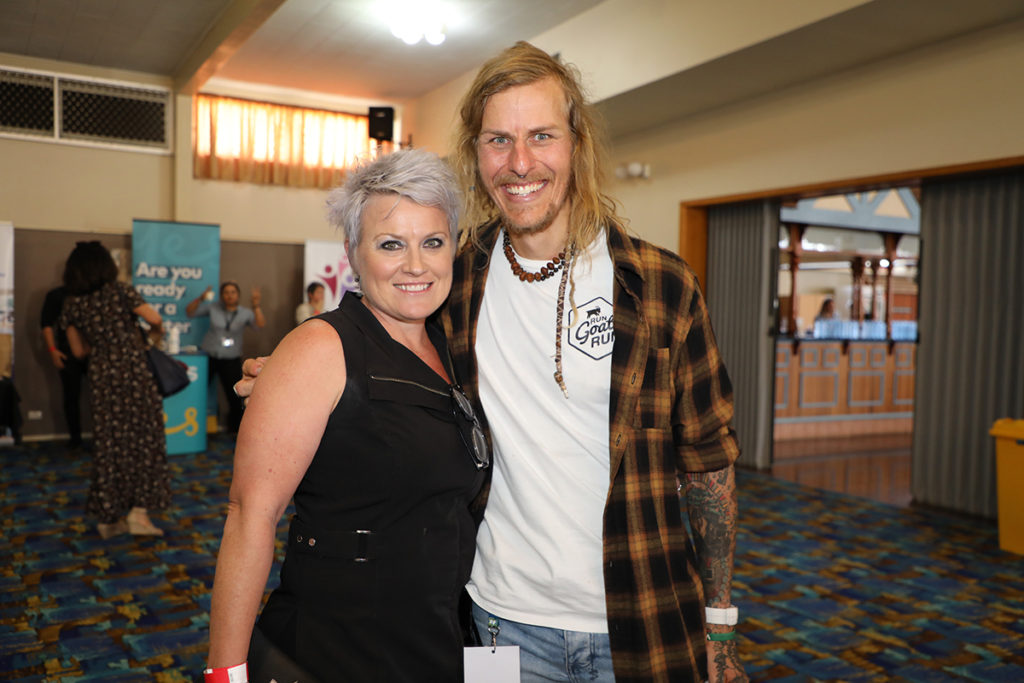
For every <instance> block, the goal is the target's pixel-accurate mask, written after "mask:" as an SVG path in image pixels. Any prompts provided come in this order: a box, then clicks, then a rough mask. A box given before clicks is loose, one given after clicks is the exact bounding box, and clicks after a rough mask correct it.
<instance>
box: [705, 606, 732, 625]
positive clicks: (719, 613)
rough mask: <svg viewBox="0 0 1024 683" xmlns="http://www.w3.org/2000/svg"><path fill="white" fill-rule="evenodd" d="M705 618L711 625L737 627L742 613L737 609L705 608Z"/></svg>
mask: <svg viewBox="0 0 1024 683" xmlns="http://www.w3.org/2000/svg"><path fill="white" fill-rule="evenodd" d="M704 618H705V620H706V621H707V622H708V623H709V624H716V625H719V626H735V625H736V622H738V621H739V620H740V611H739V610H738V609H736V608H735V607H725V608H719V607H705V608H704Z"/></svg>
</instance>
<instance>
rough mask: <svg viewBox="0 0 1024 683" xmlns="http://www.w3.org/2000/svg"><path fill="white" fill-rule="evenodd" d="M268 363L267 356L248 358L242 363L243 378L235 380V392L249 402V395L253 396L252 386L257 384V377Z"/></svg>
mask: <svg viewBox="0 0 1024 683" xmlns="http://www.w3.org/2000/svg"><path fill="white" fill-rule="evenodd" d="M266 364H267V356H260V357H259V358H246V359H245V362H244V363H242V379H240V380H238V381H237V382H235V387H234V389H235V394H236V395H237V396H239V397H241V398H242V399H244V401H245V403H248V402H249V397H250V396H252V388H253V387H254V386H256V378H257V377H258V376H259V374H260V370H262V369H263V366H264V365H266Z"/></svg>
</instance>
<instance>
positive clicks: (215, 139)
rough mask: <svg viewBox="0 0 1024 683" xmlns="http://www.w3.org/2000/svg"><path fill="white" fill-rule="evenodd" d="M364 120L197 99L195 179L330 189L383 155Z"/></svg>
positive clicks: (243, 102) (355, 116) (205, 97)
mask: <svg viewBox="0 0 1024 683" xmlns="http://www.w3.org/2000/svg"><path fill="white" fill-rule="evenodd" d="M368 121H369V119H368V117H367V116H365V115H358V114H342V113H339V112H333V111H325V110H321V109H303V108H300V107H289V106H285V105H279V104H269V103H266V102H252V101H249V100H241V99H235V98H230V97H217V96H213V95H196V96H195V97H194V100H193V108H192V144H193V175H194V176H195V177H196V178H212V179H217V180H235V181H241V182H248V183H266V184H272V185H288V186H291V187H320V188H329V187H334V186H335V185H338V184H339V183H341V181H342V180H343V179H344V177H345V171H346V169H348V168H351V167H352V166H353V165H355V163H356V162H357V161H359V160H360V159H365V158H367V157H370V156H374V155H375V154H376V153H377V152H378V151H379V150H378V148H377V146H376V143H372V144H371V140H370V138H369V123H368Z"/></svg>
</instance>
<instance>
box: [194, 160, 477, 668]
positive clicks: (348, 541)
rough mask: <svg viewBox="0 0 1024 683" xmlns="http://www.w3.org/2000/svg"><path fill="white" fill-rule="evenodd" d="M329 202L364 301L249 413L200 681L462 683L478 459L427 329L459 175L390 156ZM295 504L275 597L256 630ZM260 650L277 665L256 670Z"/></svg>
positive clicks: (326, 320)
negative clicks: (282, 531) (464, 601)
mask: <svg viewBox="0 0 1024 683" xmlns="http://www.w3.org/2000/svg"><path fill="white" fill-rule="evenodd" d="M330 205H331V210H330V216H331V223H332V224H333V225H334V226H335V227H338V228H340V229H342V230H344V234H345V246H346V250H347V252H348V254H349V255H350V258H351V263H352V267H353V269H354V271H355V272H356V274H357V277H358V278H359V283H360V288H361V292H362V293H361V294H360V295H357V294H355V293H353V292H348V293H346V294H345V296H344V298H343V299H342V301H341V304H340V305H339V307H338V308H336V309H335V310H333V311H330V312H328V313H324V314H322V315H320V316H318V317H316V318H313V319H311V320H307V321H306V322H304V323H303V324H301V325H299V326H298V327H297V328H295V329H294V330H292V331H291V332H290V333H289V334H288V335H287V336H286V337H285V338H284V340H282V342H281V343H280V345H278V347H277V348H276V349H275V350H274V353H273V355H272V356H271V357H270V359H269V360H268V361H267V363H266V367H265V368H264V370H263V372H262V374H261V376H260V386H259V388H258V389H257V390H256V392H255V393H254V394H253V396H252V398H251V400H250V402H249V405H248V408H247V409H246V416H245V419H244V420H243V422H242V430H241V432H239V435H238V447H237V449H236V451H235V465H234V474H233V477H232V480H231V489H230V492H229V504H228V514H227V519H226V520H225V523H224V536H223V539H222V541H221V546H220V552H219V553H218V556H217V571H216V576H215V579H214V583H213V597H212V605H211V614H210V652H209V659H208V665H209V667H210V668H209V669H207V671H206V672H204V673H205V675H206V680H207V681H221V680H229V679H228V676H229V675H236V676H237V678H230V680H232V681H235V680H239V681H241V680H246V678H245V676H246V669H247V666H246V664H245V662H246V661H248V666H249V667H250V669H249V671H248V673H249V674H251V676H252V677H251V679H250V680H254V681H261V682H264V681H268V680H270V678H274V679H275V680H278V681H292V680H296V679H297V680H299V681H310V680H317V681H322V682H323V683H327V682H328V681H459V680H462V644H463V641H462V631H461V629H460V625H459V619H458V601H459V595H460V592H461V590H462V587H463V585H465V582H466V579H467V578H468V577H469V568H470V564H471V563H472V560H473V544H474V534H475V525H474V522H473V518H472V516H471V514H470V510H469V503H470V501H471V500H472V499H473V497H474V496H475V495H476V493H477V492H478V491H479V489H480V486H481V485H482V483H483V479H484V468H485V467H486V466H487V465H488V463H489V454H488V451H487V444H486V440H485V437H484V434H483V431H482V430H481V428H480V426H479V424H478V422H477V421H476V419H475V417H474V415H473V413H472V412H471V407H470V405H469V402H468V399H466V397H465V396H464V394H463V393H462V390H461V389H460V388H459V386H458V381H457V378H456V376H455V374H454V371H453V368H452V365H451V357H450V355H449V354H448V351H447V347H446V344H445V339H444V335H443V333H442V332H441V330H440V328H439V327H438V326H437V325H436V324H427V322H426V321H427V318H428V317H429V316H431V314H433V313H434V312H435V311H436V310H437V308H438V307H439V306H440V305H441V304H442V302H444V300H445V297H447V296H448V291H449V288H450V286H451V276H452V259H453V257H454V255H455V245H456V243H457V235H458V233H457V229H458V206H459V195H458V192H457V191H456V189H455V178H454V175H453V174H452V172H451V169H450V168H448V166H447V165H446V164H445V163H444V162H443V161H442V160H441V159H439V158H438V157H437V156H436V155H434V154H430V153H428V152H424V151H420V150H403V151H399V152H395V153H393V154H390V155H385V156H382V157H379V158H377V159H376V160H374V161H372V162H369V163H368V164H367V165H365V166H362V167H360V168H357V169H355V170H353V171H352V172H350V173H349V175H348V178H347V179H346V182H345V184H344V185H343V186H342V187H341V188H339V189H337V190H335V191H334V192H332V194H331V197H330ZM293 499H294V504H295V516H294V517H293V518H292V521H291V526H290V529H289V532H288V543H287V546H286V555H285V560H284V564H283V566H282V568H281V583H280V588H278V589H277V590H275V591H274V592H273V594H272V595H271V596H270V598H269V600H268V601H267V604H266V606H265V607H264V609H263V611H262V613H261V614H260V615H259V620H258V623H256V628H255V630H254V622H256V620H257V611H258V610H259V607H260V601H261V598H262V596H263V591H264V587H265V586H266V583H267V574H268V572H269V571H270V568H271V564H272V562H273V559H274V538H275V535H276V530H277V524H278V521H279V520H280V518H281V515H282V514H283V513H284V511H285V509H286V507H287V506H288V504H289V501H291V500H293ZM269 652H273V653H274V657H278V661H281V660H282V659H284V660H285V661H287V660H291V661H290V666H289V669H288V670H287V671H284V670H281V669H273V668H268V667H266V666H265V665H264V662H265V660H267V659H269V658H270V656H269V654H268V653H269ZM293 667H298V669H296V668H293ZM299 669H301V670H303V671H305V672H307V673H308V675H303V674H301V673H299ZM310 676H311V677H312V678H310Z"/></svg>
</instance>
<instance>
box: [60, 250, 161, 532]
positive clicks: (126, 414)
mask: <svg viewBox="0 0 1024 683" xmlns="http://www.w3.org/2000/svg"><path fill="white" fill-rule="evenodd" d="M64 286H65V287H67V290H68V298H67V300H66V301H65V302H64V310H63V312H62V314H61V324H62V325H63V326H64V327H66V328H67V332H68V343H69V344H70V345H71V351H72V353H73V354H74V355H75V357H77V358H84V357H85V356H87V355H88V356H89V385H90V390H91V406H92V414H93V422H94V427H93V440H94V446H93V452H92V459H93V468H92V482H91V485H90V487H89V496H88V500H87V502H86V511H87V512H88V513H89V514H91V515H93V516H95V517H96V518H97V519H98V520H99V524H98V525H97V529H98V531H99V533H100V535H101V536H102V537H103V538H110V537H111V536H114V535H117V534H120V533H124V532H125V531H129V532H131V533H132V534H135V535H151V536H162V535H163V530H161V529H159V528H157V527H156V526H154V524H153V522H152V521H150V519H149V515H148V513H147V510H148V509H149V508H162V507H165V506H167V504H168V503H170V500H171V487H170V471H169V469H168V466H167V447H166V441H165V437H164V425H163V403H162V401H161V398H160V394H159V393H158V391H157V387H156V381H155V380H154V378H153V374H152V372H150V369H149V365H148V363H147V361H146V346H145V341H144V339H143V336H142V334H141V333H140V331H139V326H138V322H137V317H141V318H142V319H143V320H145V321H146V322H148V323H149V324H150V326H151V327H150V333H151V334H152V335H154V336H155V337H157V338H159V335H160V333H161V331H162V327H161V323H162V319H161V318H160V314H159V313H157V311H156V309H155V308H153V307H152V306H150V305H149V304H147V303H146V302H145V300H143V298H142V296H141V295H140V294H139V293H138V292H137V291H135V288H134V287H132V286H131V285H127V284H125V283H123V282H119V281H118V280H117V265H116V264H115V263H114V260H113V258H111V256H110V252H109V251H107V250H106V248H105V247H104V246H103V245H102V244H100V243H99V242H96V241H92V242H79V243H78V245H77V246H76V247H75V249H74V250H73V251H72V252H71V255H70V256H69V257H68V260H67V263H66V264H65V267H64Z"/></svg>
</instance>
